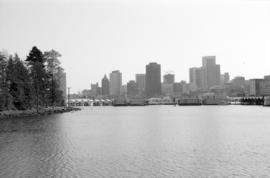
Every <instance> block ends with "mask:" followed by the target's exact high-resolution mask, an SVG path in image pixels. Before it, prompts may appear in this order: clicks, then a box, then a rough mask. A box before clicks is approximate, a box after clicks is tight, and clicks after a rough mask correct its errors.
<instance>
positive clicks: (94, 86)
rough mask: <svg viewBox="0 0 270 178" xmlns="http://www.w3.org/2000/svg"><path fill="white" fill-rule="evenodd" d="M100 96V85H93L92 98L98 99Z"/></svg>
mask: <svg viewBox="0 0 270 178" xmlns="http://www.w3.org/2000/svg"><path fill="white" fill-rule="evenodd" d="M97 95H99V89H98V83H96V84H91V97H96V96H97Z"/></svg>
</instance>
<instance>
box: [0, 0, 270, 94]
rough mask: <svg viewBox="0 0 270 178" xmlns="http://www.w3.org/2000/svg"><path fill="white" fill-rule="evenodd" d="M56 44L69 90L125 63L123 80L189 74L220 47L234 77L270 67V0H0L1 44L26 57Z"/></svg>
mask: <svg viewBox="0 0 270 178" xmlns="http://www.w3.org/2000/svg"><path fill="white" fill-rule="evenodd" d="M33 46H37V47H38V48H39V49H41V50H42V51H47V50H51V49H55V50H57V51H59V52H60V53H61V54H62V57H61V58H60V61H61V63H62V66H63V67H64V69H65V71H66V73H67V85H68V86H69V87H71V92H77V91H80V90H83V89H90V84H91V83H96V82H99V84H100V83H101V79H102V77H103V76H104V75H105V74H107V75H109V73H110V72H111V71H113V70H120V71H121V72H122V75H123V83H126V82H128V81H129V80H134V79H135V74H136V73H145V65H146V64H148V63H149V62H158V63H160V64H161V71H162V75H163V74H165V73H167V72H169V71H173V72H174V74H175V78H176V81H180V80H186V81H188V80H189V73H188V70H189V68H190V67H199V66H201V65H202V56H205V55H215V56H216V62H217V63H218V64H220V65H221V72H222V73H224V72H229V73H230V76H231V78H233V77H235V76H244V77H246V78H247V79H250V78H263V76H264V75H270V0H215V1H214V0H205V1H203V0H179V1H176V0H156V1H154V0H137V1H136V0H125V1H124V0H99V1H98V0H89V1H86V0H58V1H57V0H47V1H45V0H0V50H6V51H8V53H10V54H14V53H15V52H16V53H18V54H19V56H20V57H21V59H25V58H26V56H27V54H28V53H29V51H30V49H31V48H32V47H33Z"/></svg>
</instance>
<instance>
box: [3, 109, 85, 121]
mask: <svg viewBox="0 0 270 178" xmlns="http://www.w3.org/2000/svg"><path fill="white" fill-rule="evenodd" d="M79 110H81V109H80V108H75V107H54V108H52V107H48V108H40V109H39V112H37V110H36V109H29V110H23V111H22V110H8V111H1V112H0V119H3V118H18V117H29V116H40V115H50V114H56V113H65V112H71V111H79Z"/></svg>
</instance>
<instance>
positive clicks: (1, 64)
mask: <svg viewBox="0 0 270 178" xmlns="http://www.w3.org/2000/svg"><path fill="white" fill-rule="evenodd" d="M6 65H7V61H6V56H5V55H4V54H3V53H2V52H0V110H4V109H5V108H6V102H7V101H6V95H7V88H6Z"/></svg>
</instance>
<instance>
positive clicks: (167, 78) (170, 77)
mask: <svg viewBox="0 0 270 178" xmlns="http://www.w3.org/2000/svg"><path fill="white" fill-rule="evenodd" d="M163 83H164V84H173V83H174V74H165V75H163Z"/></svg>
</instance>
